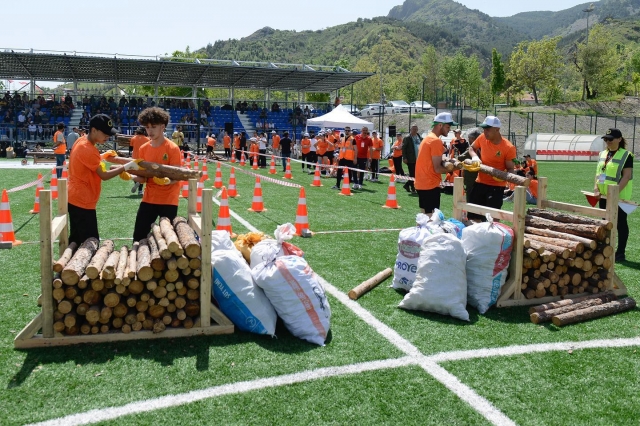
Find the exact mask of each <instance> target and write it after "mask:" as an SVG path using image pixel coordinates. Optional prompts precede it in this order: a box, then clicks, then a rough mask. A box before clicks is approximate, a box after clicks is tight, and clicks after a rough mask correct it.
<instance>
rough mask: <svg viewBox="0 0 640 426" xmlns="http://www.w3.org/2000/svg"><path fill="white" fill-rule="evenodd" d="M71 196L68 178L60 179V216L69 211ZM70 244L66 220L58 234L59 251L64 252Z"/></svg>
mask: <svg viewBox="0 0 640 426" xmlns="http://www.w3.org/2000/svg"><path fill="white" fill-rule="evenodd" d="M68 203H69V198H68V192H67V180H66V179H58V216H62V215H65V216H66V215H67V213H69V204H68ZM68 246H69V225H68V221H66V220H65V226H64V228H63V229H62V230H61V231H60V233H59V234H58V253H62V252H64V251H65V250H66V248H67V247H68Z"/></svg>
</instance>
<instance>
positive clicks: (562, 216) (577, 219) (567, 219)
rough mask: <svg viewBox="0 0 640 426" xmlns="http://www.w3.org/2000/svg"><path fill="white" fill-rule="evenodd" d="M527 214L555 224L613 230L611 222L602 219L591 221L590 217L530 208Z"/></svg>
mask: <svg viewBox="0 0 640 426" xmlns="http://www.w3.org/2000/svg"><path fill="white" fill-rule="evenodd" d="M527 214H530V215H532V216H538V217H543V218H545V219H550V220H555V221H556V222H563V223H580V224H584V225H595V226H604V227H605V228H606V229H607V230H608V231H609V230H611V229H613V222H610V221H608V220H603V219H593V218H590V217H584V216H576V215H573V214H568V213H562V212H556V211H551V210H544V209H537V208H530V209H528V210H527Z"/></svg>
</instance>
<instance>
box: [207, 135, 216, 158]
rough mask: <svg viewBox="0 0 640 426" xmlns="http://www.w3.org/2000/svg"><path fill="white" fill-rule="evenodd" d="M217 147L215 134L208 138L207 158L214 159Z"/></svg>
mask: <svg viewBox="0 0 640 426" xmlns="http://www.w3.org/2000/svg"><path fill="white" fill-rule="evenodd" d="M215 146H216V137H215V136H213V133H210V134H209V136H207V158H213V148H214V147H215Z"/></svg>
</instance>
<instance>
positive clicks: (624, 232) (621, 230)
mask: <svg viewBox="0 0 640 426" xmlns="http://www.w3.org/2000/svg"><path fill="white" fill-rule="evenodd" d="M598 207H600V208H601V209H606V208H607V200H606V199H604V198H600V202H599V204H598ZM617 230H618V236H617V239H618V248H617V249H616V254H624V252H625V250H626V249H627V240H628V239H629V223H627V214H626V213H625V212H624V210H622V209H621V208H620V207H618V227H617Z"/></svg>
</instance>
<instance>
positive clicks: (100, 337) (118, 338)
mask: <svg viewBox="0 0 640 426" xmlns="http://www.w3.org/2000/svg"><path fill="white" fill-rule="evenodd" d="M233 331H234V327H233V325H213V326H209V327H193V328H188V329H187V328H167V329H166V330H164V331H163V332H161V333H154V332H153V331H147V330H144V331H133V332H131V333H122V332H113V333H104V334H90V335H79V336H61V337H53V338H46V337H43V336H42V335H41V334H38V335H36V336H35V337H33V338H31V339H28V340H18V341H15V342H14V345H15V347H16V348H18V349H28V348H42V347H52V346H67V345H76V344H80V343H110V342H125V341H132V340H151V339H173V338H178V337H190V336H212V335H219V334H233Z"/></svg>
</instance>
